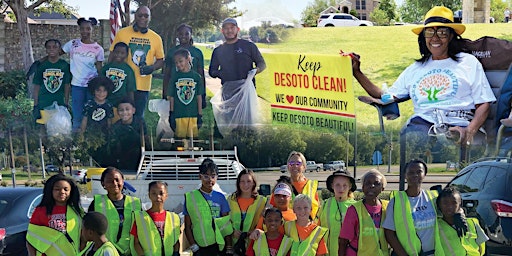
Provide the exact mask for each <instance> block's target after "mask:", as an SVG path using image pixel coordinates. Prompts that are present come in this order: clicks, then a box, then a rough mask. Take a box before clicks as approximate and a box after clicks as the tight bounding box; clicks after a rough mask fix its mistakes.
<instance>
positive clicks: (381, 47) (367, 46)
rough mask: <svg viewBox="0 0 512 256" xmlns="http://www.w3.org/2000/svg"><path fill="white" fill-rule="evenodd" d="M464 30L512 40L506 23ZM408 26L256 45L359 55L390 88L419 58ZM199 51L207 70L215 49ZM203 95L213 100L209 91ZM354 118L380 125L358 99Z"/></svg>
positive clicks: (295, 32) (322, 31) (303, 33)
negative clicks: (201, 52) (201, 53)
mask: <svg viewBox="0 0 512 256" xmlns="http://www.w3.org/2000/svg"><path fill="white" fill-rule="evenodd" d="M466 27H467V29H466V32H465V33H464V34H463V36H464V38H468V39H471V40H475V39H478V38H480V37H482V36H493V37H497V38H501V39H507V40H512V25H510V24H504V23H495V24H467V25H466ZM411 28H413V26H387V27H386V26H373V27H337V28H298V29H292V30H291V31H290V33H289V37H288V38H287V39H286V40H285V42H283V43H279V44H271V45H269V44H257V45H258V47H259V48H260V49H261V51H262V52H264V53H269V52H300V53H315V54H332V55H338V53H339V51H340V49H342V50H343V51H345V52H356V53H358V54H359V55H361V69H362V70H363V72H365V74H367V76H368V77H369V78H370V80H371V81H372V82H374V83H375V84H377V85H381V84H382V83H384V82H386V83H387V84H388V85H391V84H393V82H394V81H395V80H396V78H397V77H398V75H399V74H400V73H401V72H402V71H403V70H404V69H405V68H406V67H407V66H409V65H410V64H411V63H413V62H414V59H416V58H419V57H420V55H419V50H418V43H417V36H416V35H415V34H413V33H412V32H411ZM198 48H199V49H201V50H202V51H203V55H204V59H205V67H206V68H208V66H209V64H210V59H211V54H212V51H213V50H212V49H209V48H207V47H205V46H198ZM264 82H265V81H263V82H259V83H258V82H257V84H258V86H257V91H258V94H259V95H260V96H261V97H263V98H266V97H268V95H269V94H268V92H269V85H265V83H264ZM354 87H355V89H354V91H355V96H356V97H357V96H359V95H366V93H365V92H364V90H363V89H362V87H361V86H360V85H359V84H358V83H357V81H355V82H354ZM161 92H162V80H161V79H153V87H152V90H151V96H150V98H152V99H153V98H161ZM207 94H208V95H209V96H210V97H211V96H212V94H211V92H209V91H208V90H207ZM367 110H368V111H367ZM411 114H412V104H411V103H410V102H406V103H403V104H402V105H401V117H400V118H399V119H398V120H394V121H389V122H387V121H385V122H387V123H386V127H387V129H390V128H392V129H395V130H397V129H399V128H400V127H401V126H402V125H403V123H404V122H405V121H406V120H407V118H408V117H409V116H411ZM204 115H205V116H204V124H205V127H207V126H208V127H209V124H213V121H212V120H213V115H212V112H211V108H210V107H209V108H207V109H205V111H204ZM356 115H357V119H358V120H359V122H358V126H359V127H366V126H376V125H378V119H377V118H376V111H375V110H374V109H373V108H368V107H367V105H365V104H364V103H361V102H359V101H357V100H356ZM146 121H147V123H148V128H150V132H153V133H154V132H155V127H156V124H157V122H158V115H157V114H156V113H150V112H148V111H146ZM206 132H207V131H206ZM207 133H208V132H207Z"/></svg>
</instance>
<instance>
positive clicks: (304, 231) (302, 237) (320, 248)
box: [295, 222, 327, 255]
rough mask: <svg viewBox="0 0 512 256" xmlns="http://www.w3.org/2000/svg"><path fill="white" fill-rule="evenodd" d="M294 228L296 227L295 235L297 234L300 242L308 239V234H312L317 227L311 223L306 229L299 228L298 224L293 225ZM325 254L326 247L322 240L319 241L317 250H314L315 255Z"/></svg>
mask: <svg viewBox="0 0 512 256" xmlns="http://www.w3.org/2000/svg"><path fill="white" fill-rule="evenodd" d="M295 227H297V233H298V234H299V239H300V240H301V241H304V240H305V239H307V238H308V236H309V234H311V232H313V230H314V229H315V228H316V227H317V225H316V224H315V223H313V222H311V224H309V225H307V226H306V227H303V226H299V224H297V223H295ZM323 254H327V246H326V245H325V241H324V239H323V238H322V240H320V243H318V249H317V250H316V255H323Z"/></svg>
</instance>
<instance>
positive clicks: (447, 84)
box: [348, 6, 496, 145]
mask: <svg viewBox="0 0 512 256" xmlns="http://www.w3.org/2000/svg"><path fill="white" fill-rule="evenodd" d="M465 30H466V27H465V26H464V25H463V24H459V23H454V20H453V12H452V11H451V10H450V9H448V8H446V7H443V6H436V7H433V8H432V9H431V10H430V11H428V12H427V14H426V15H425V20H424V23H423V25H420V26H417V27H415V28H413V29H412V32H413V33H414V34H416V35H418V45H419V49H420V54H421V58H420V59H418V60H416V61H415V62H414V63H413V64H412V65H410V66H409V67H407V68H406V69H405V70H404V71H403V72H402V73H401V74H400V76H399V77H398V79H397V80H396V81H395V82H394V84H393V85H392V86H391V87H390V88H389V89H388V90H387V91H383V90H382V89H381V88H379V87H377V86H376V85H375V84H374V83H372V82H371V81H370V80H369V79H368V77H367V76H366V75H365V74H364V73H363V72H362V71H361V69H360V56H359V55H357V54H354V53H350V54H348V55H350V56H352V69H353V73H354V77H355V78H356V79H357V81H358V82H359V83H360V84H361V85H362V86H363V88H364V89H365V90H366V92H368V94H370V96H372V97H373V98H377V99H381V100H382V103H384V104H389V103H391V102H393V101H397V100H399V99H404V98H408V97H410V98H411V99H412V102H413V105H414V115H413V116H412V117H411V118H410V119H409V120H408V122H407V124H406V126H405V127H404V129H403V130H402V132H401V135H404V134H407V135H408V136H409V134H411V135H412V134H417V135H418V136H419V138H420V140H419V141H418V143H421V144H426V139H427V138H428V134H433V133H434V134H446V135H447V136H450V135H451V132H458V133H460V142H461V143H462V145H467V144H469V143H470V142H471V140H472V138H473V136H474V135H475V133H476V132H477V131H478V130H479V128H480V127H481V126H482V124H483V123H484V121H485V119H486V118H487V115H488V113H489V106H490V102H493V101H496V98H495V96H494V94H493V92H492V90H491V88H490V85H489V82H488V81H487V78H486V76H485V73H484V70H483V68H482V65H481V64H480V62H478V60H477V59H476V58H475V57H474V56H473V55H471V54H468V53H465V52H464V49H463V39H462V37H461V35H462V33H464V31H465ZM408 141H409V142H410V140H408Z"/></svg>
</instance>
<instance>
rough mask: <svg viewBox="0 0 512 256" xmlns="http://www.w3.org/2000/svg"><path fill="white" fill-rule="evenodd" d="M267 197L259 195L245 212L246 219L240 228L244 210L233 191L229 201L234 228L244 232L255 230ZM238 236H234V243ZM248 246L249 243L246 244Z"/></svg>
mask: <svg viewBox="0 0 512 256" xmlns="http://www.w3.org/2000/svg"><path fill="white" fill-rule="evenodd" d="M266 201H267V198H266V197H264V196H260V195H258V196H257V197H256V198H255V199H254V202H253V203H252V204H251V205H250V206H249V208H247V212H246V213H245V219H244V221H243V225H242V227H241V228H240V226H241V225H240V224H241V223H242V211H241V209H240V206H239V205H238V201H237V198H236V194H235V193H233V194H232V195H231V196H229V198H228V202H229V209H230V212H229V215H230V217H231V223H232V224H233V230H240V231H242V232H250V231H252V230H254V228H255V227H256V225H257V224H258V220H259V218H260V216H261V214H262V212H263V210H264V209H265V203H266ZM237 240H238V239H237V238H234V237H233V244H235V243H236V242H237ZM246 247H247V244H246Z"/></svg>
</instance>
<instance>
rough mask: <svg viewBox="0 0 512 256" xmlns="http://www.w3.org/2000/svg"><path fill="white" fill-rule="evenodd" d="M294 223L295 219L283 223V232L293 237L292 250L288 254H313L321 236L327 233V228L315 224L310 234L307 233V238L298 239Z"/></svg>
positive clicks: (295, 255) (305, 255) (313, 255)
mask: <svg viewBox="0 0 512 256" xmlns="http://www.w3.org/2000/svg"><path fill="white" fill-rule="evenodd" d="M295 225H296V224H295V221H287V222H285V223H284V233H285V234H286V235H287V236H289V237H290V238H291V239H293V244H292V251H291V253H290V255H293V256H315V255H316V250H317V249H318V245H319V243H320V240H322V238H323V237H324V236H325V234H326V233H327V228H324V227H321V226H317V227H316V228H315V229H313V231H312V232H311V234H309V236H308V238H306V239H305V240H303V241H300V238H299V232H298V231H297V226H295Z"/></svg>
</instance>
